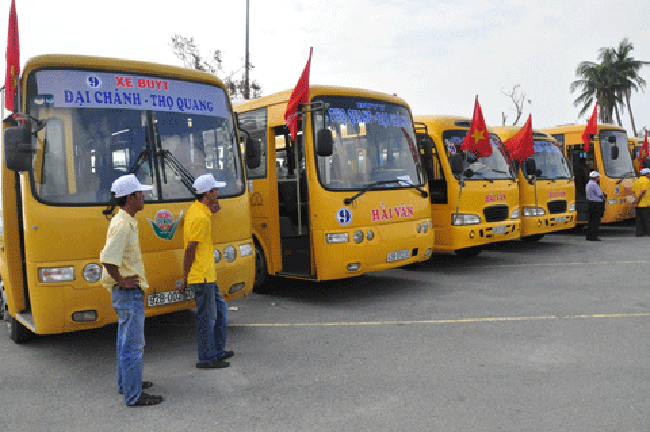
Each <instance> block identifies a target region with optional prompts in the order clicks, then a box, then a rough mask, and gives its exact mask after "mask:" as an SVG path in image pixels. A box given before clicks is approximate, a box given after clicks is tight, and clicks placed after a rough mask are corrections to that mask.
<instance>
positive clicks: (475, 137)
mask: <svg viewBox="0 0 650 432" xmlns="http://www.w3.org/2000/svg"><path fill="white" fill-rule="evenodd" d="M460 148H461V150H469V151H471V152H472V153H474V155H475V156H476V157H489V156H490V155H492V143H491V142H490V134H489V133H488V131H487V127H486V126H485V120H484V119H483V111H481V105H479V103H478V96H476V100H475V101H474V116H473V117H472V123H471V124H470V126H469V131H468V132H467V135H465V139H464V140H463V145H462V146H461V147H460Z"/></svg>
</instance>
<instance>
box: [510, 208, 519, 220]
mask: <svg viewBox="0 0 650 432" xmlns="http://www.w3.org/2000/svg"><path fill="white" fill-rule="evenodd" d="M519 214H520V212H519V209H514V210H513V211H512V216H511V217H510V219H519Z"/></svg>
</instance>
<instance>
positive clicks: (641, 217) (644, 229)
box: [635, 207, 650, 237]
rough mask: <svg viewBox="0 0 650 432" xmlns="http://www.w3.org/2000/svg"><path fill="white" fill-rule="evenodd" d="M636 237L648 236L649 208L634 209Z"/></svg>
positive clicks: (649, 233)
mask: <svg viewBox="0 0 650 432" xmlns="http://www.w3.org/2000/svg"><path fill="white" fill-rule="evenodd" d="M635 210H636V217H635V222H636V235H637V237H641V236H642V235H644V234H645V235H650V207H637V208H636V209H635Z"/></svg>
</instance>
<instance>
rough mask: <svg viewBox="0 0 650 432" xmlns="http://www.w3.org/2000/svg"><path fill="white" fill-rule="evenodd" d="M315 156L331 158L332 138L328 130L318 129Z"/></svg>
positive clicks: (332, 150)
mask: <svg viewBox="0 0 650 432" xmlns="http://www.w3.org/2000/svg"><path fill="white" fill-rule="evenodd" d="M316 140H317V141H316V154H317V155H318V156H323V157H328V156H332V153H333V152H334V138H333V136H332V131H331V130H329V129H320V130H319V131H318V134H317V135H316Z"/></svg>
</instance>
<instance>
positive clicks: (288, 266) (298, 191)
mask: <svg viewBox="0 0 650 432" xmlns="http://www.w3.org/2000/svg"><path fill="white" fill-rule="evenodd" d="M275 143H276V153H275V160H276V168H277V171H278V174H277V175H278V183H277V185H278V207H279V209H278V213H279V226H280V243H281V246H282V271H281V272H278V273H279V274H288V275H296V276H311V235H310V232H311V230H310V220H309V204H308V183H307V174H306V167H305V149H304V142H303V135H302V134H301V132H300V131H298V135H297V136H296V140H295V141H291V135H290V133H289V129H288V128H287V127H286V126H280V127H276V128H275Z"/></svg>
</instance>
